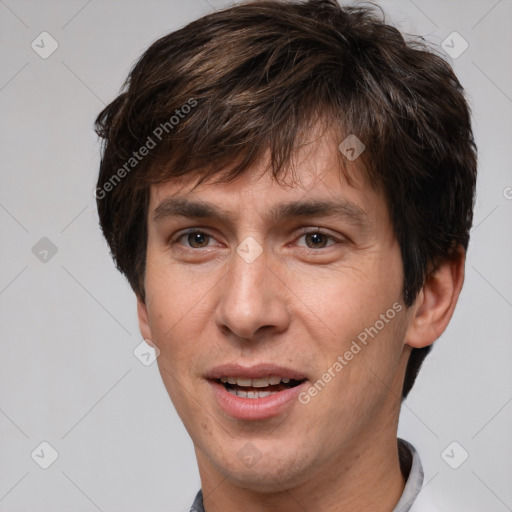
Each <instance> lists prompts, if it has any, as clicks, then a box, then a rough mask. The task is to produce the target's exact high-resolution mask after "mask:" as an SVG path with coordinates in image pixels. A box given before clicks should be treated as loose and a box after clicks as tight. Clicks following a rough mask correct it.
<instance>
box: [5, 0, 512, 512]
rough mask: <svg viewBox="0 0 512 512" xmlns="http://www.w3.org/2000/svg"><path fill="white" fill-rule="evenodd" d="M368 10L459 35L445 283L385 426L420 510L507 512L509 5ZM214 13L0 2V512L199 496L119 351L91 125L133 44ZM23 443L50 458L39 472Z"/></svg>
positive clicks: (123, 296) (173, 419)
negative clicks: (444, 313)
mask: <svg viewBox="0 0 512 512" xmlns="http://www.w3.org/2000/svg"><path fill="white" fill-rule="evenodd" d="M380 3H381V5H382V6H383V7H384V9H385V11H386V12H387V14H388V15H389V20H390V21H392V22H393V23H394V24H395V25H397V26H398V27H399V28H400V29H402V30H404V31H406V32H410V33H418V34H421V35H423V36H425V37H426V38H427V39H429V40H430V41H432V42H433V43H435V44H436V45H441V42H442V41H443V40H445V38H446V37H447V36H449V35H450V34H451V33H452V32H453V31H457V32H458V33H459V34H461V36H462V37H463V38H464V39H465V40H466V41H467V43H468V44H469V47H468V49H467V50H466V51H465V52H464V53H463V54H462V55H460V56H459V57H458V58H456V59H453V60H452V62H453V65H454V67H455V71H456V73H457V74H458V76H459V78H460V80H461V82H462V84H463V86H464V87H465V88H466V90H467V92H468V95H469V101H470V104H471V107H472V109H473V112H474V130H475V135H476V140H477V143H478V146H479V173H480V174H479V178H478V197H477V203H476V210H475V224H474V228H473V231H472V240H471V243H470V251H469V255H468V260H467V270H466V281H465V286H464V289H463V292H462V295H461V298H460V302H459V304H458V306H457V309H456V312H455V315H454V318H453V320H452V322H451V324H450V326H449V328H448V330H447V331H446V333H445V334H444V335H443V336H442V337H441V338H440V339H439V341H438V342H436V345H435V347H434V350H433V353H432V354H431V355H429V357H428V358H427V360H426V362H425V365H424V367H423V370H422V372H421V374H420V377H419V379H418V381H417V384H416V386H415V388H414V389H413V391H412V392H411V394H410V397H409V398H408V400H407V402H406V403H405V404H404V406H403V410H402V416H401V421H400V428H399V434H400V436H401V437H404V438H405V439H407V440H409V441H411V442H412V443H413V444H414V445H415V446H416V447H417V449H418V451H419V452H420V455H421V457H422V461H423V464H424V468H425V472H426V476H425V484H426V485H428V486H430V488H431V490H432V492H433V494H434V496H435V497H436V500H437V502H438V504H439V509H440V510H446V511H450V512H457V511H461V512H462V511H464V512H493V511H496V512H502V511H506V510H512V485H511V482H512V456H511V455H512V436H511V435H510V433H511V432H512V429H511V427H512V376H511V371H510V367H511V360H512V344H511V343H510V341H511V339H510V338H511V332H512V328H511V327H512V315H511V312H512V272H511V261H512V259H511V255H512V230H511V229H510V228H511V222H510V221H511V213H512V199H511V198H512V188H511V187H512V172H511V158H510V144H511V134H512V130H511V124H512V66H511V60H510V50H511V48H512V36H511V30H510V20H511V19H512V0H500V1H496V0H481V1H472V2H468V1H464V2H463V1H451V2H441V1H429V2H427V1H425V0H415V1H414V2H413V1H411V0H400V1H394V2H391V1H386V2H380ZM223 5H227V3H226V2H220V1H214V0H208V1H205V0H189V1H187V2H179V1H175V0H172V1H165V2H164V1H155V0H153V1H146V2H135V1H124V2H122V1H120V0H116V1H104V2H100V1H99V0H93V1H89V2H87V1H84V0H77V1H66V2H64V1H48V0H46V1H35V0H33V1H28V0H22V1H14V0H5V1H3V0H1V1H0V44H1V47H2V52H1V57H0V58H1V65H0V108H1V112H2V115H1V121H0V130H1V133H0V141H1V146H2V151H1V155H2V156H1V162H2V168H1V184H2V186H1V188H0V229H1V236H2V250H1V253H0V257H1V265H0V314H1V326H2V344H1V357H0V449H1V456H0V511H9V512H15V511H27V510H34V511H35V510H40V511H43V510H45V511H48V510H52V511H56V512H57V511H69V510H73V511H91V510H101V511H104V512H107V511H121V510H123V511H127V510H130V511H137V510H140V511H141V510H145V511H167V512H169V511H179V510H186V509H187V508H188V507H189V506H190V505H191V503H192V500H193V497H194V495H195V493H196V492H197V490H198V489H199V486H200V481H199V476H198V472H197V468H196V463H195V458H194V454H193V449H192V443H191V441H190V439H189V438H188V435H187V433H186V431H185V430H184V428H183V426H182V424H181V422H180V420H179V418H178V416H177V415H176V413H175V411H174V409H173V407H172V405H171V402H170V400H169V398H168V396H167V393H166V391H165V389H164V387H163V384H162V383H161V379H160V376H159V374H158V370H157V366H156V363H154V364H152V365H150V366H147V367H146V366H144V365H143V364H142V363H141V362H140V361H139V360H138V359H137V358H136V357H135V356H134V354H133V350H134V349H135V347H137V345H139V343H140V342H141V336H140V333H139V331H138V325H137V321H136V309H135V304H136V303H135V298H134V296H133V294H132V292H131V290H130V289H129V287H128V285H127V283H126V281H125V279H124V278H123V277H122V276H121V275H120V274H119V273H118V272H117V271H116V270H115V268H114V265H113V263H112V261H111V260H110V257H109V253H108V250H107V247H106V244H105V242H104V241H103V239H102V238H101V236H100V232H99V228H98V218H97V213H96V210H95V201H94V197H93V192H92V191H93V188H94V186H95V180H96V176H97V169H98V163H99V144H98V141H97V138H96V136H95V134H94V133H93V130H92V125H93V121H94V118H95V116H96V115H97V114H98V112H99V111H100V109H101V108H102V107H103V105H104V104H107V103H108V102H110V101H111V100H112V99H113V98H114V97H115V96H116V95H117V93H118V90H119V88H120V86H121V84H122V81H123V80H124V78H125V77H126V75H127V73H128V71H129V69H130V67H131V65H132V64H133V63H134V61H135V60H136V59H137V58H138V57H139V56H140V55H141V53H142V52H143V51H144V49H145V48H146V47H147V46H148V45H149V44H150V43H151V42H153V41H154V40H155V39H157V38H158V37H160V36H162V35H164V34H166V33H168V32H170V31H172V30H174V29H177V28H179V27H181V26H183V25H184V24H185V23H187V22H189V21H191V20H193V19H195V18H196V17H198V16H200V15H203V14H206V13H208V12H210V11H212V10H213V9H216V8H217V9H218V8H220V7H221V6H223ZM43 31H47V32H48V33H49V34H51V36H52V37H53V38H54V39H55V40H56V41H57V42H58V45H59V46H58V49H57V50H56V51H55V52H54V53H53V54H52V55H51V56H50V57H48V58H47V59H43V58H41V57H40V55H39V54H38V53H36V51H34V50H33V49H32V47H31V43H32V41H34V40H35V41H36V43H37V42H38V41H39V44H40V46H42V43H40V38H39V34H40V33H41V32H43ZM45 37H46V36H45ZM45 41H46V42H45V43H44V46H45V48H46V49H48V48H49V40H48V39H46V40H45ZM448 41H450V39H448ZM452 46H455V50H457V48H461V47H460V41H459V42H457V41H455V42H454V43H453V44H452ZM440 51H443V50H441V49H440ZM43 237H47V238H48V239H49V240H51V242H52V243H53V244H54V245H55V247H56V249H57V252H56V253H55V254H52V252H51V249H50V250H49V252H48V253H44V250H48V245H45V244H48V242H47V241H43V242H39V244H40V245H36V244H37V243H38V241H39V240H40V239H41V238H43ZM41 244H42V245H41ZM35 245H36V249H34V252H35V254H34V252H33V250H32V248H33V247H34V246H35ZM45 258H46V261H45ZM43 441H46V442H48V443H50V445H51V446H52V447H53V448H54V449H55V450H56V451H57V453H58V458H57V459H56V460H55V462H54V463H53V464H52V465H51V466H50V467H49V468H48V469H42V468H41V467H40V464H43V463H44V459H45V458H46V461H47V462H48V461H49V459H48V458H49V457H51V453H50V451H49V450H48V449H47V448H44V447H43V448H40V447H39V445H40V443H41V442H43ZM453 441H456V442H457V443H458V444H457V445H455V448H453V445H452V447H450V448H449V449H448V451H447V452H446V451H445V448H446V447H448V446H449V445H450V443H452V442H453ZM452 448H453V451H451V450H452ZM34 450H36V454H37V453H38V454H39V458H38V457H37V455H35V456H34V457H31V453H32V452H33V451H34ZM41 450H43V451H42V452H41ZM463 450H465V451H467V452H468V454H469V457H468V459H467V460H466V461H464V463H463V464H461V465H460V466H459V467H458V468H457V469H453V468H452V467H450V466H449V465H448V463H447V460H448V459H447V456H446V454H447V453H448V454H449V456H450V457H449V461H450V463H451V464H452V465H456V464H459V463H460V461H461V460H462V458H463V455H464V451H463ZM443 453H444V454H445V455H444V458H443V456H442V454H443ZM36 462H37V463H36Z"/></svg>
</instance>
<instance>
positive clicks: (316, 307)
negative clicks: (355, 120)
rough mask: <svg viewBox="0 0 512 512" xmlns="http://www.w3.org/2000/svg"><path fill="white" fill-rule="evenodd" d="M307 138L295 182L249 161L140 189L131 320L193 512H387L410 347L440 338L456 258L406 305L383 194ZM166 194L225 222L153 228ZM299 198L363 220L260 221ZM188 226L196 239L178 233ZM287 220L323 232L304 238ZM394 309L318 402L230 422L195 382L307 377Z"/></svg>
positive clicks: (454, 292) (396, 482)
mask: <svg viewBox="0 0 512 512" xmlns="http://www.w3.org/2000/svg"><path fill="white" fill-rule="evenodd" d="M308 142H309V143H307V144H305V145H304V146H302V148H301V149H300V150H299V151H298V152H297V154H296V159H295V161H294V164H295V167H294V169H295V171H294V173H293V176H294V177H293V178H292V177H290V176H289V175H287V178H286V179H285V180H282V182H279V183H278V182H276V181H275V180H274V179H273V178H272V176H271V175H270V174H269V173H265V172H264V170H265V166H266V163H267V162H266V161H261V162H260V163H258V165H256V166H255V167H254V168H253V169H250V170H249V172H248V173H246V174H245V175H244V176H242V177H240V178H237V180H235V181H233V182H230V183H217V184H216V183H213V182H212V183H210V182H207V183H204V184H201V185H200V186H199V187H197V188H196V189H195V190H193V191H192V190H191V189H192V187H193V185H194V184H195V182H196V181H197V179H195V178H193V177H187V178H186V179H180V180H175V181H172V182H167V183H165V184H162V185H158V186H152V189H151V197H150V204H149V214H148V247H147V263H146V276H145V290H146V303H145V304H144V303H142V302H141V301H140V299H139V300H138V316H139V324H140V330H141V333H142V335H143V337H144V338H145V339H146V340H150V342H152V343H153V344H154V345H156V346H157V347H158V348H159V350H160V356H159V357H158V365H159V370H160V372H161V375H162V378H163V381H164V384H165V386H166V388H167V391H168V393H169V396H170V398H171V400H172V402H173V404H174V406H175V407H176V410H177V412H178V414H179V416H180V418H181V419H182V421H183V423H184V425H185V428H186V429H187V431H188V432H189V434H190V436H191V438H192V440H193V442H194V446H195V452H196V457H197V461H198V466H199V472H200V476H201V484H202V489H203V494H204V503H205V508H206V510H207V512H220V511H223V512H230V511H238V510H241V509H243V510H244V511H246V512H253V511H263V510H273V511H289V510H292V509H293V510H315V511H317V512H331V511H340V510H358V511H370V510H371V511H373V512H379V511H382V512H384V511H388V512H389V511H391V510H392V509H393V507H394V506H395V505H396V503H397V502H398V500H399V498H400V495H401V493H402V492H403V487H404V479H403V477H402V475H401V472H400V467H399V460H398V453H397V446H396V431H397V425H398V416H399V411H400V396H401V388H402V383H403V378H404V374H405V368H406V364H407V359H408V356H409V353H410V349H411V347H421V346H426V345H428V344H431V343H433V342H434V341H435V339H437V337H438V336H439V335H440V334H441V333H442V332H443V330H444V329H445V327H446V325H447V323H448V321H449V319H450V317H451V315H452V313H453V309H454V307H455V304H456V301H457V297H458V295H459V292H460V289H461V287H462V283H463V278H464V254H463V252H459V253H458V256H457V257H456V258H454V259H453V260H450V261H446V262H443V263H442V264H441V265H440V266H439V267H438V269H437V271H436V272H434V273H433V274H432V275H431V277H430V278H429V279H428V280H427V281H426V283H425V286H424V288H423V290H422V291H421V292H420V294H419V295H418V297H417V300H416V302H415V304H414V305H413V306H412V307H411V308H409V309H406V308H405V306H403V300H402V297H401V290H402V282H403V268H402V260H401V256H400V249H399V246H398V243H397V241H396V238H395V236H394V233H393V229H392V224H391V221H390V218H389V213H388V209H387V205H386V201H385V199H384V197H383V196H382V194H381V193H380V192H378V191H376V190H373V189H372V188H370V187H369V185H368V184H367V183H366V181H365V179H364V178H363V174H362V173H361V172H360V170H358V168H357V160H356V161H354V162H347V163H348V170H349V172H350V175H351V178H352V179H351V182H350V183H351V184H349V183H348V182H347V180H346V179H345V177H344V176H343V174H342V172H341V171H340V168H339V164H338V159H337V153H336V152H337V151H338V149H337V146H338V144H339V142H340V141H339V140H338V139H337V138H336V137H335V136H334V135H330V133H329V132H326V133H325V134H324V135H322V136H313V135H311V136H310V138H309V141H308ZM171 196H176V197H178V196H179V197H187V198H188V199H190V200H194V201H208V202H213V203H215V204H216V205H218V206H219V207H221V208H222V209H224V210H226V211H228V212H230V213H231V214H232V215H233V217H234V220H233V223H223V222H221V221H218V220H214V219H187V218H183V217H174V218H168V219H165V220H162V221H160V222H154V221H153V212H154V210H155V208H156V207H157V206H158V204H160V202H161V201H162V200H163V199H165V198H168V197H171ZM304 199H327V200H338V201H339V200H346V201H350V202H352V203H354V204H355V205H357V206H358V207H359V208H360V209H361V210H363V211H364V212H365V215H366V224H365V226H361V225H356V224H354V223H353V222H352V221H350V220H349V219H347V218H342V217H322V216H319V217H307V218H304V217H302V218H294V219H286V220H281V221H279V222H273V221H269V220H267V219H266V217H265V216H266V214H267V213H268V211H269V210H270V208H272V207H273V206H275V205H277V204H279V203H281V202H287V201H292V200H304ZM187 228H198V229H197V230H198V231H200V232H202V233H204V234H205V235H210V236H205V237H204V238H203V239H202V240H200V241H199V242H197V238H194V237H193V236H190V237H188V236H181V237H180V234H181V232H182V231H183V230H185V229H187ZM301 228H307V231H309V232H311V231H315V230H316V229H320V230H321V231H323V232H324V233H326V237H325V236H324V237H321V238H320V239H311V236H310V235H309V236H307V235H304V233H302V232H301V231H300V230H301ZM249 236H250V237H253V238H254V239H255V240H256V241H257V243H258V244H259V245H260V246H261V248H262V249H263V252H262V253H261V254H260V256H259V257H258V258H257V259H256V260H255V261H253V262H252V263H247V262H246V261H244V259H243V258H241V257H240V256H239V255H238V254H237V252H236V248H237V246H239V245H240V244H241V243H242V242H243V241H244V240H245V239H246V238H247V237H249ZM329 237H332V238H329ZM396 303H398V304H401V305H402V308H401V311H400V312H399V313H397V314H396V316H394V318H393V319H391V320H389V322H387V323H385V326H384V327H383V328H382V329H380V330H379V332H378V334H377V335H376V336H374V337H373V338H371V339H369V342H368V344H367V345H366V346H362V349H361V351H360V352H358V353H357V355H354V357H353V359H352V360H350V361H349V362H348V364H346V365H345V366H344V367H343V369H342V370H341V371H339V372H338V373H336V376H335V377H334V378H332V380H331V381H330V382H329V383H328V384H327V385H326V386H325V388H324V389H323V390H322V391H321V392H319V393H318V394H317V396H315V397H313V398H312V399H311V401H310V402H309V403H307V404H302V403H300V402H299V401H296V402H294V403H293V404H292V405H291V407H288V408H287V409H286V411H285V412H283V413H282V414H280V415H278V416H277V417H273V418H269V419H265V420H257V421H255V420H252V421H249V420H238V419H234V418H232V417H229V416H228V415H226V414H225V413H224V412H223V410H221V409H220V407H219V406H218V404H217V402H216V400H215V398H214V395H213V392H212V389H211V385H210V384H209V382H208V381H207V380H205V378H204V377H205V374H206V373H207V372H208V371H209V370H211V369H212V368H213V367H215V366H217V365H220V364H224V363H238V364H241V365H243V366H252V365H254V364H258V363H263V362H271V363H274V364H278V365H282V366H286V367H289V368H294V369H296V370H299V371H301V372H302V373H304V374H305V375H307V377H308V380H309V381H310V382H311V383H314V382H315V381H317V379H319V378H321V377H322V375H323V374H324V373H325V372H326V371H327V370H328V368H330V367H332V366H333V364H334V363H335V361H336V360H337V358H338V356H340V355H343V354H344V353H345V352H346V351H347V350H348V349H349V348H350V346H351V343H352V341H353V340H355V339H356V338H357V336H358V334H359V333H361V332H363V331H364V330H365V328H368V327H370V326H374V325H375V323H376V321H377V320H379V318H380V315H382V314H385V313H386V311H387V310H389V309H390V308H392V306H393V304H396ZM247 443H251V444H252V445H253V446H254V447H255V448H256V450H257V453H258V454H259V455H261V457H260V458H259V460H258V461H257V463H256V464H254V465H252V466H251V467H248V465H247V464H246V463H245V462H244V460H243V458H242V457H240V455H239V454H238V452H239V451H240V450H243V449H244V446H245V447H246V448H245V449H247Z"/></svg>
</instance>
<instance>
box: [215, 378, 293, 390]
mask: <svg viewBox="0 0 512 512" xmlns="http://www.w3.org/2000/svg"><path fill="white" fill-rule="evenodd" d="M290 380H291V379H288V378H286V377H276V376H274V375H272V376H270V377H261V378H259V379H247V378H244V377H222V378H221V379H220V381H221V382H222V383H223V384H226V383H228V384H236V385H237V386H247V387H249V386H252V387H255V388H265V387H267V386H269V385H270V386H273V385H276V384H280V383H281V382H283V383H284V384H288V382H290Z"/></svg>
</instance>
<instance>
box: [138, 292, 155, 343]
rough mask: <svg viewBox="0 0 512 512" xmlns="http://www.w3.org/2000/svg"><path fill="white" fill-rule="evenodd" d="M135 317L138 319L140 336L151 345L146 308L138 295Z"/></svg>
mask: <svg viewBox="0 0 512 512" xmlns="http://www.w3.org/2000/svg"><path fill="white" fill-rule="evenodd" d="M137 317H138V319H139V330H140V333H141V334H142V337H143V338H144V340H146V342H147V343H149V344H150V345H153V341H152V335H151V329H150V327H149V321H148V308H147V306H146V304H145V303H144V302H143V301H142V299H141V298H140V297H139V296H137ZM153 346H154V345H153Z"/></svg>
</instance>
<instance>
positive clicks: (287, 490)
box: [196, 429, 405, 512]
mask: <svg viewBox="0 0 512 512" xmlns="http://www.w3.org/2000/svg"><path fill="white" fill-rule="evenodd" d="M388 432H389V430H388V429H386V431H381V432H380V433H379V434H380V435H377V436H376V435H375V432H373V434H372V436H366V437H365V438H363V439H360V441H359V442H358V443H357V444H356V445H355V448H354V449H352V450H347V451H344V452H343V453H341V454H340V455H339V456H338V457H333V458H332V460H330V461H329V462H328V464H325V465H323V466H322V468H321V470H319V471H317V472H316V474H315V475H306V476H305V479H304V480H303V481H301V482H300V483H299V484H295V485H289V484H288V485H287V483H286V482H282V491H281V492H272V493H261V492H255V491H254V490H251V489H247V488H243V487H240V486H239V485H236V484H235V483H233V482H232V481H231V480H230V479H229V475H228V476H227V477H226V476H224V475H221V474H220V473H218V472H217V471H216V470H215V469H214V468H213V467H212V466H211V465H210V463H209V461H208V459H206V457H205V456H204V454H202V452H201V451H199V450H198V449H196V455H197V458H198V463H199V472H200V476H201V487H202V490H203V501H204V507H205V511H206V512H238V511H239V510H241V508H243V510H244V512H263V511H267V510H272V511H274V512H285V511H289V510H292V509H297V508H298V509H299V510H300V509H302V510H315V511H316V512H342V511H349V510H357V511H359V512H389V511H391V510H393V508H394V507H395V505H396V504H397V503H398V501H399V499H400V496H401V495H402V493H403V490H404V486H405V479H404V477H403V475H402V472H401V470H400V461H399V456H398V448H397V439H396V430H394V431H393V432H392V435H389V434H388ZM242 504H243V507H242Z"/></svg>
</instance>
